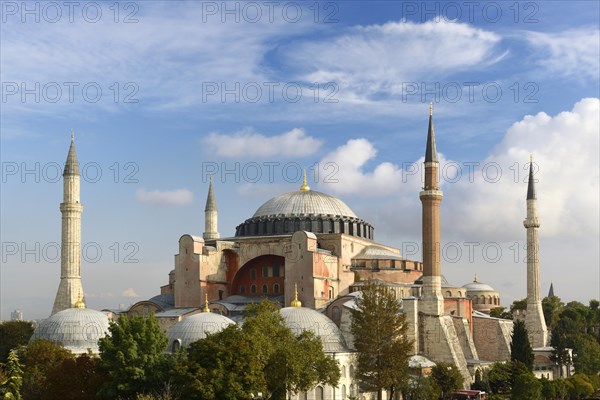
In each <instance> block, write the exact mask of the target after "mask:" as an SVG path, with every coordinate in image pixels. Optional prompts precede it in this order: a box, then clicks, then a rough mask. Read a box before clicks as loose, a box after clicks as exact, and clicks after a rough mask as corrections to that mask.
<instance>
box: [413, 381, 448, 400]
mask: <svg viewBox="0 0 600 400" xmlns="http://www.w3.org/2000/svg"><path fill="white" fill-rule="evenodd" d="M405 392H406V394H407V395H408V396H407V397H409V398H410V399H411V400H438V399H439V398H440V392H439V389H438V388H437V387H436V385H435V382H434V381H433V379H432V378H431V377H429V376H427V377H425V376H418V377H413V378H412V379H410V381H409V383H408V386H407V388H406V389H405Z"/></svg>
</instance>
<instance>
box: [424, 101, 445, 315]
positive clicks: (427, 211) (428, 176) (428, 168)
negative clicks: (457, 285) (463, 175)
mask: <svg viewBox="0 0 600 400" xmlns="http://www.w3.org/2000/svg"><path fill="white" fill-rule="evenodd" d="M424 166H425V187H424V188H423V191H421V193H419V198H420V199H421V204H422V224H423V226H422V231H423V292H422V296H421V307H420V311H421V312H424V313H426V314H432V315H441V314H443V312H444V298H443V296H442V287H441V285H442V278H441V268H440V205H441V203H442V192H441V191H440V190H439V177H438V168H439V163H438V159H437V150H436V148H435V133H434V130H433V104H430V105H429V131H428V132H427V148H426V150H425V162H424Z"/></svg>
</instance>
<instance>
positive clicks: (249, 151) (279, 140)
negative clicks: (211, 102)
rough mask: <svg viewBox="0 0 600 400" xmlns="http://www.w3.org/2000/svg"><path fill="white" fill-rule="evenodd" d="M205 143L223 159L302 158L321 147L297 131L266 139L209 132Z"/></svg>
mask: <svg viewBox="0 0 600 400" xmlns="http://www.w3.org/2000/svg"><path fill="white" fill-rule="evenodd" d="M204 142H205V143H206V144H208V145H209V146H210V147H211V149H212V151H214V152H216V154H217V155H219V156H223V157H253V156H256V157H270V156H296V157H304V156H308V155H311V154H313V153H315V152H316V151H317V150H319V148H320V147H321V144H322V141H321V140H319V139H316V138H314V137H312V136H308V135H306V132H304V130H303V129H299V128H295V129H292V130H291V131H289V132H284V133H282V134H280V135H275V136H266V135H263V134H261V133H257V132H254V131H252V130H251V129H245V130H242V131H240V132H235V133H233V134H221V133H216V132H212V133H210V134H209V135H208V137H207V138H206V139H204Z"/></svg>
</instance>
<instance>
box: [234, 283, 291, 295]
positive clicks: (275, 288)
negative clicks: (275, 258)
mask: <svg viewBox="0 0 600 400" xmlns="http://www.w3.org/2000/svg"><path fill="white" fill-rule="evenodd" d="M256 289H257V287H256V285H250V294H257V291H256ZM260 289H261V293H262V294H280V293H281V292H280V288H279V284H278V283H275V284H273V290H272V291H271V292H269V286H267V285H262V287H261V288H260ZM240 294H246V286H245V285H240Z"/></svg>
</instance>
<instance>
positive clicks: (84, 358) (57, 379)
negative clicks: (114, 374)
mask: <svg viewBox="0 0 600 400" xmlns="http://www.w3.org/2000/svg"><path fill="white" fill-rule="evenodd" d="M99 361H100V360H99V359H98V358H96V357H93V356H92V355H91V354H81V355H80V356H78V357H77V358H67V359H65V360H63V361H62V363H61V364H60V365H59V366H58V367H57V368H53V369H51V370H49V371H48V373H47V376H46V379H47V390H46V393H45V395H44V399H47V400H79V399H93V398H95V396H96V394H97V393H98V391H99V390H100V387H101V386H102V384H103V383H104V382H105V381H106V380H107V376H106V375H105V374H104V373H102V372H101V371H99V369H98V364H99Z"/></svg>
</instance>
